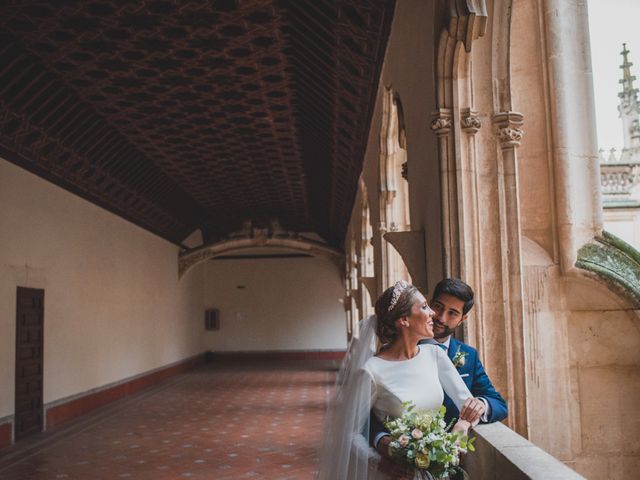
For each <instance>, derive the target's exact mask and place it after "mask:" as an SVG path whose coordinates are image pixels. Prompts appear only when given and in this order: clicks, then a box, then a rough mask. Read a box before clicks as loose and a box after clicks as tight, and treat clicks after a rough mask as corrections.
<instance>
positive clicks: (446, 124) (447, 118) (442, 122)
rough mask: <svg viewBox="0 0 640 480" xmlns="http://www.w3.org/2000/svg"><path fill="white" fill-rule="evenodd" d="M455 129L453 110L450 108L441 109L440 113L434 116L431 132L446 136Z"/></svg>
mask: <svg viewBox="0 0 640 480" xmlns="http://www.w3.org/2000/svg"><path fill="white" fill-rule="evenodd" d="M452 127H453V120H452V118H451V110H450V109H448V108H446V109H445V108H441V109H440V110H439V111H437V112H435V113H434V114H433V120H431V130H433V131H434V132H435V133H436V135H438V136H439V135H446V134H447V133H449V132H450V131H451V128H452Z"/></svg>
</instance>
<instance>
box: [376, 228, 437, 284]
mask: <svg viewBox="0 0 640 480" xmlns="http://www.w3.org/2000/svg"><path fill="white" fill-rule="evenodd" d="M384 239H385V240H386V241H388V242H389V243H390V244H391V245H393V248H395V249H396V251H397V252H398V253H399V254H400V256H401V257H402V260H403V261H404V264H405V265H406V266H407V270H409V274H410V275H411V280H412V282H413V284H414V285H415V286H416V287H418V288H419V289H421V290H422V291H423V292H424V291H425V289H426V288H427V270H426V265H427V260H426V255H425V247H424V230H412V231H410V232H388V233H385V235H384Z"/></svg>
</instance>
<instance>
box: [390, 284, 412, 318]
mask: <svg viewBox="0 0 640 480" xmlns="http://www.w3.org/2000/svg"><path fill="white" fill-rule="evenodd" d="M407 288H409V284H408V283H407V282H405V281H404V280H398V281H397V282H396V283H395V284H394V285H393V294H392V295H391V302H390V303H389V308H387V312H390V311H391V310H393V307H395V306H396V303H398V300H399V299H400V295H402V292H404V291H405V290H406V289H407Z"/></svg>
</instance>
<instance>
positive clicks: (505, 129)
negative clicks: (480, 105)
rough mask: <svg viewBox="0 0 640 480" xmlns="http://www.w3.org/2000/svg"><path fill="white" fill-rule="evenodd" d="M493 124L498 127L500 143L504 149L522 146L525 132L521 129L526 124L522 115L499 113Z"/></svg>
mask: <svg viewBox="0 0 640 480" xmlns="http://www.w3.org/2000/svg"><path fill="white" fill-rule="evenodd" d="M493 123H494V125H495V126H496V130H497V138H498V141H499V142H500V146H501V147H502V148H503V149H505V148H513V147H517V146H519V145H520V142H521V141H522V137H523V136H524V130H522V128H521V127H522V125H523V123H524V117H523V115H522V114H521V113H518V112H500V113H497V114H496V115H495V116H494V117H493Z"/></svg>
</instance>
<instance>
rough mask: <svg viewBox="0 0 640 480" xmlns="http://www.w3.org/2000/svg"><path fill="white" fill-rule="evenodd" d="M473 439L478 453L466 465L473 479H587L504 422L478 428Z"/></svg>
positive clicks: (466, 460) (471, 456) (472, 455)
mask: <svg viewBox="0 0 640 480" xmlns="http://www.w3.org/2000/svg"><path fill="white" fill-rule="evenodd" d="M474 436H475V437H476V441H475V446H476V451H475V453H472V454H470V455H468V456H467V458H466V459H465V465H464V467H465V469H466V471H467V473H468V474H469V476H470V477H471V478H472V479H482V480H492V479H496V480H499V479H507V478H508V479H509V480H525V479H535V480H543V479H544V480H556V479H557V480H578V479H584V477H583V476H581V475H579V474H578V473H576V472H575V471H574V470H572V469H571V468H569V467H568V466H566V465H565V464H564V463H562V462H561V461H560V460H558V459H557V458H555V457H553V456H551V455H550V454H548V453H547V452H545V451H544V450H542V449H541V448H539V447H537V446H535V445H534V444H533V443H531V442H529V441H528V440H527V439H525V438H524V437H522V436H520V435H518V434H517V433H516V432H514V431H513V430H511V429H510V428H508V427H507V426H505V425H503V424H502V423H492V424H488V425H479V426H478V427H476V429H475V430H474Z"/></svg>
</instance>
